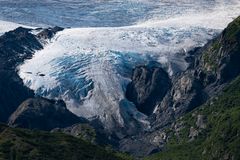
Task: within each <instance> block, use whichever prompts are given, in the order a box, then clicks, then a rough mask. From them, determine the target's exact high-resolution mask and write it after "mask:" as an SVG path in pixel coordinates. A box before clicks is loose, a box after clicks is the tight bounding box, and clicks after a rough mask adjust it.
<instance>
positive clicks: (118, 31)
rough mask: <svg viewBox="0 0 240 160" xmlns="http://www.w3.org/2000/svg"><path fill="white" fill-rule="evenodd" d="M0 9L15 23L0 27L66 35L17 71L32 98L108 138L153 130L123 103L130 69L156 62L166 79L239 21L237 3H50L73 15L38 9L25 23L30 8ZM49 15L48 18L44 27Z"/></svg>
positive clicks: (114, 0) (188, 0)
mask: <svg viewBox="0 0 240 160" xmlns="http://www.w3.org/2000/svg"><path fill="white" fill-rule="evenodd" d="M0 2H1V3H5V6H8V7H6V8H5V10H2V11H1V12H4V11H5V12H7V11H6V9H7V8H9V7H11V8H12V10H13V13H14V14H16V15H18V16H19V17H20V18H19V19H14V18H12V17H9V16H8V14H5V15H6V16H5V17H3V18H1V16H2V15H1V16H0V18H1V19H4V20H12V21H14V22H18V23H24V24H26V25H31V24H32V25H36V26H37V25H39V26H49V25H58V24H61V26H64V27H68V26H70V27H71V28H66V29H64V30H63V31H61V32H58V33H57V34H56V35H55V37H54V38H52V39H51V40H50V41H49V42H48V43H47V44H45V46H44V49H43V50H40V51H38V52H36V53H35V54H34V56H33V58H32V59H29V60H26V61H25V62H24V63H23V64H21V65H20V66H19V75H20V77H21V78H22V79H23V81H24V84H25V85H26V86H28V87H29V88H31V89H33V90H34V91H35V93H36V94H37V95H40V96H43V97H47V98H51V99H63V100H64V101H65V103H66V104H67V107H68V109H69V110H70V111H71V112H73V113H74V114H76V115H78V116H81V117H85V118H88V119H89V120H95V119H98V120H100V122H101V123H102V124H103V126H104V127H105V128H106V129H107V130H109V131H113V130H114V131H115V130H116V128H119V129H123V130H124V132H126V133H124V134H132V133H133V132H136V131H137V129H136V130H135V129H134V128H137V127H139V126H141V127H140V128H141V129H148V128H149V127H150V124H149V122H148V117H147V116H146V115H144V114H142V113H140V112H139V111H138V110H137V109H136V107H135V106H134V104H133V103H131V102H129V101H128V100H127V99H126V98H125V90H126V86H127V84H128V83H129V82H130V80H131V79H130V77H131V72H132V69H133V68H134V67H136V66H138V65H147V64H151V63H153V62H156V63H157V64H158V65H160V66H162V67H163V68H164V69H165V70H166V71H167V72H168V73H169V75H170V76H172V75H174V74H176V73H177V72H181V71H184V70H185V69H186V68H187V67H188V63H187V62H186V61H185V57H186V56H187V52H188V51H190V50H191V49H194V48H195V47H200V46H203V45H204V44H205V43H206V42H207V41H208V40H210V39H212V38H214V37H215V36H217V35H218V34H219V33H220V32H221V31H222V30H223V29H224V28H225V27H226V26H227V24H228V23H229V22H231V21H232V19H233V18H235V17H236V16H238V15H239V14H240V2H239V1H237V0H230V1H224V0H215V1H214V0H213V1H212V0H203V1H201V2H196V1H193V0H177V1H176V0H172V1H165V0H160V1H156V0H150V1H145V0H127V1H126V2H125V1H120V0H111V1H108V2H106V1H102V0H100V1H94V0H91V1H88V2H85V1H81V3H80V2H77V1H68V2H69V3H65V2H66V1H64V0H60V1H54V0H47V1H46V3H49V6H51V5H54V6H55V4H56V3H57V4H66V5H67V8H68V7H70V8H72V11H71V10H69V9H68V10H67V9H66V10H63V9H64V6H61V5H57V6H56V7H53V9H52V10H51V11H50V9H48V7H46V6H44V3H41V2H39V5H40V7H39V8H37V10H36V12H38V13H39V16H38V15H35V14H33V16H38V17H39V18H38V19H35V18H34V17H27V18H26V19H24V18H21V17H24V15H25V14H26V13H32V12H35V10H34V7H33V9H32V7H31V6H33V3H31V2H33V1H26V2H25V1H24V2H25V3H24V2H22V3H21V4H20V7H19V8H20V9H19V8H16V7H15V8H14V7H13V5H15V3H16V4H18V2H15V3H11V2H7V1H4V0H3V1H0ZM96 4H98V5H96ZM92 7H93V8H92ZM114 7H116V8H114ZM0 8H1V7H0ZM21 8H22V10H21ZM46 10H47V11H48V12H46ZM61 10H62V12H63V13H65V15H62V13H61V12H60V11H61ZM76 10H78V11H79V12H74V11H76ZM52 12H54V13H52ZM48 14H52V15H53V16H51V17H50V18H49V19H46V17H47V16H49V15H48ZM58 16H61V17H62V19H59V17H58ZM13 17H14V16H13ZM43 17H45V19H41V18H43ZM69 19H70V20H69ZM139 124H140V125H139Z"/></svg>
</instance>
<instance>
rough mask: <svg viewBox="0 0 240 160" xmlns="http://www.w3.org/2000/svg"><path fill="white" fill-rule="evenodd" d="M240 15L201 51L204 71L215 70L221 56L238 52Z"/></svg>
mask: <svg viewBox="0 0 240 160" xmlns="http://www.w3.org/2000/svg"><path fill="white" fill-rule="evenodd" d="M239 42H240V17H238V18H236V19H235V20H234V21H233V22H232V23H230V24H229V25H228V27H227V28H226V29H225V30H224V31H223V33H222V34H221V35H220V36H219V37H217V38H216V39H214V40H213V41H212V42H211V43H210V44H209V45H208V46H207V47H206V48H205V51H204V52H203V56H202V58H203V62H204V67H205V69H206V71H208V72H215V71H216V70H217V69H218V67H219V62H220V59H221V58H222V56H227V54H232V53H235V52H239V50H240V43H239Z"/></svg>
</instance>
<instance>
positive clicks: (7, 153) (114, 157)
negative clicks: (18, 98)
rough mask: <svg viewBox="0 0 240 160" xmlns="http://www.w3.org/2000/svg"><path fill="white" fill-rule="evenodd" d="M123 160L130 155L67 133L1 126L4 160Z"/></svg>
mask: <svg viewBox="0 0 240 160" xmlns="http://www.w3.org/2000/svg"><path fill="white" fill-rule="evenodd" d="M60 159H61V160H123V159H130V158H127V156H125V155H123V154H119V153H115V152H113V151H108V150H105V149H102V148H100V147H98V146H95V145H92V144H90V143H88V142H86V141H83V140H81V139H79V138H75V137H72V136H69V135H65V134H63V133H49V132H43V131H31V130H25V129H17V128H10V127H7V126H5V125H0V160H60Z"/></svg>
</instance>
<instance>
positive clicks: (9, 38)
mask: <svg viewBox="0 0 240 160" xmlns="http://www.w3.org/2000/svg"><path fill="white" fill-rule="evenodd" d="M49 30H50V29H49ZM58 30H59V29H57V28H56V29H54V30H53V31H52V30H50V31H52V34H55V33H56V32H57V31H58ZM31 31H32V29H27V28H22V27H19V28H17V29H15V30H13V31H10V32H7V33H5V34H4V35H2V36H0V93H1V94H0V122H6V121H7V119H8V118H9V116H10V115H11V114H12V113H13V112H14V111H15V110H16V109H17V107H18V106H19V105H20V104H21V103H22V102H23V101H24V100H26V99H28V98H33V97H34V92H33V91H32V90H30V89H28V88H27V87H26V86H24V84H23V82H22V79H21V78H20V77H19V75H18V74H17V72H18V70H17V66H18V65H19V64H20V63H22V62H23V61H24V60H26V59H28V58H31V57H32V55H33V53H34V52H35V51H36V50H40V49H42V48H43V46H42V44H41V43H40V42H39V38H38V36H36V35H34V34H32V33H31ZM42 34H43V33H42Z"/></svg>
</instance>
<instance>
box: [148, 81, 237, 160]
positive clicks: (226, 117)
mask: <svg viewBox="0 0 240 160" xmlns="http://www.w3.org/2000/svg"><path fill="white" fill-rule="evenodd" d="M197 115H205V116H206V127H205V128H199V126H197V124H196V121H197ZM178 123H183V124H184V127H183V128H182V129H181V131H180V133H179V134H176V132H175V131H174V130H172V131H171V132H170V135H171V138H170V140H169V142H168V144H167V146H166V148H165V150H164V151H163V152H161V153H158V154H156V155H153V156H151V157H148V158H146V159H148V160H194V159H199V160H200V159H201V160H221V159H235V160H237V159H240V152H239V151H240V77H239V78H237V79H236V80H235V81H234V82H233V83H232V84H230V85H229V86H228V87H227V88H226V89H225V90H224V91H223V94H222V95H220V96H219V97H216V98H215V99H213V100H210V101H209V102H208V103H206V104H205V105H203V106H201V107H199V108H198V109H196V110H194V111H193V112H191V113H189V114H187V115H186V116H184V117H183V118H182V119H181V120H179V121H178ZM191 127H192V128H195V129H196V130H197V131H198V135H197V136H196V138H195V139H194V140H190V137H189V133H190V128H191Z"/></svg>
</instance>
